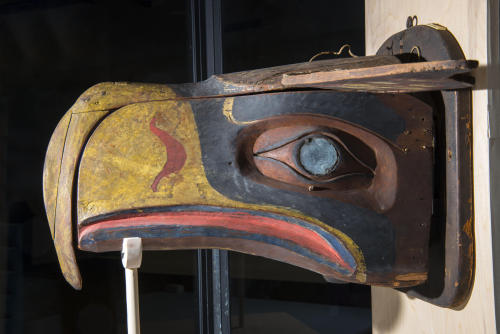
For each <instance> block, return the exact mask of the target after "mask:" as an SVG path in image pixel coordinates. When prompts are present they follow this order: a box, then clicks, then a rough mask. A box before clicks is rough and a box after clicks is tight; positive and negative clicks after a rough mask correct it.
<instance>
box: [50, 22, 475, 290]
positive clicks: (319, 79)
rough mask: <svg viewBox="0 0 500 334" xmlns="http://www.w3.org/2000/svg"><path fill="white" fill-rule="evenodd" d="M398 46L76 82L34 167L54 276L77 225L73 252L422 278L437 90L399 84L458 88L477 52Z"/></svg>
mask: <svg viewBox="0 0 500 334" xmlns="http://www.w3.org/2000/svg"><path fill="white" fill-rule="evenodd" d="M416 28H417V27H416ZM412 29H415V28H412ZM424 30H425V31H428V30H429V31H430V30H432V31H434V32H433V33H435V34H437V33H438V32H435V31H437V30H436V29H432V28H428V27H427V28H425V29H424ZM415 33H417V32H415ZM420 33H421V32H420ZM439 34H441V35H443V36H444V33H443V32H439ZM410 35H411V34H410ZM433 36H434V35H433ZM406 38H407V37H406ZM443 38H444V37H443ZM387 43H389V42H387ZM388 45H389V44H388ZM384 50H385V51H387V50H389V48H386V49H383V50H382V51H381V53H384ZM405 52H406V53H405ZM405 52H402V54H403V55H404V56H402V55H399V54H395V55H393V54H391V53H394V52H392V51H391V52H385V53H386V54H385V55H377V56H371V57H359V58H351V59H338V60H323V61H315V62H312V63H304V64H295V65H288V66H282V67H277V68H270V69H261V70H255V71H249V72H241V73H233V74H226V75H220V76H214V77H212V78H210V79H209V80H207V81H204V82H200V83H197V84H184V85H156V84H132V83H103V84H99V85H96V86H94V87H92V88H90V89H89V90H87V91H86V92H85V93H83V95H82V96H80V98H79V99H78V100H77V101H76V103H75V104H74V105H73V107H72V108H71V109H70V110H69V111H68V112H67V113H66V115H65V116H64V117H63V118H62V120H61V121H60V123H59V125H58V126H57V128H56V130H55V132H54V134H53V136H52V139H51V141H50V144H49V147H48V151H47V156H46V162H45V169H44V198H45V205H46V210H47V216H48V220H49V224H50V228H51V232H52V237H53V238H54V242H55V245H56V249H57V253H58V256H59V261H60V264H61V268H62V271H63V273H64V275H65V277H66V279H67V280H68V281H69V282H70V283H71V284H72V285H73V286H74V287H75V288H80V287H81V278H80V274H79V271H78V268H77V264H76V260H75V256H74V251H73V241H72V240H73V237H72V235H73V233H74V232H75V231H76V232H75V233H76V236H77V243H78V247H79V248H80V249H82V250H87V251H95V252H104V251H118V250H120V249H121V243H122V239H123V238H125V237H140V238H142V239H143V245H144V248H145V249H150V250H166V249H194V248H224V249H230V250H234V251H239V252H244V253H249V254H254V255H260V256H264V257H268V258H272V259H276V260H280V261H284V262H287V263H291V264H294V265H297V266H300V267H303V268H307V269H309V270H312V271H315V272H318V273H320V274H322V275H323V276H324V277H325V279H326V280H328V281H337V280H341V281H348V282H356V283H362V284H377V285H385V286H390V287H410V286H415V285H419V284H422V283H424V282H426V280H427V278H428V273H429V269H428V268H429V236H430V230H431V223H432V217H433V205H435V203H434V200H435V197H436V182H437V181H436V177H437V175H436V168H435V165H436V164H435V160H436V154H437V153H436V152H437V150H436V148H435V147H436V145H435V143H436V138H437V137H439V136H437V134H436V131H437V130H436V122H435V120H436V110H437V109H438V108H439V107H438V106H437V105H436V104H439V103H437V102H436V100H435V99H433V98H431V94H420V95H418V94H417V95H415V94H409V93H418V92H422V91H430V90H441V89H464V88H467V87H470V78H468V77H463V76H462V77H460V76H457V75H459V74H461V73H466V72H468V71H470V69H471V68H472V67H475V66H476V63H474V62H471V61H465V60H463V59H461V57H460V58H459V57H455V58H451V59H452V60H450V58H448V59H447V58H445V59H436V60H433V59H430V60H431V61H424V60H425V59H424V58H422V57H414V56H413V55H411V54H410V53H408V50H407V51H405ZM441 101H442V100H441ZM445 142H446V141H445ZM443 145H445V144H443ZM450 154H452V153H450ZM439 159H441V158H439ZM450 159H451V157H450ZM450 182H451V181H450ZM433 203H434V204H433Z"/></svg>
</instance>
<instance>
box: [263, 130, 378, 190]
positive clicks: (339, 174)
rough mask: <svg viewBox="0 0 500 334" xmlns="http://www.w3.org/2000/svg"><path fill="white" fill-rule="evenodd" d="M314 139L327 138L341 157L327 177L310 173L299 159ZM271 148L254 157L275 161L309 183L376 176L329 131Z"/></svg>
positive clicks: (301, 136) (370, 168) (306, 135)
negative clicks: (303, 148)
mask: <svg viewBox="0 0 500 334" xmlns="http://www.w3.org/2000/svg"><path fill="white" fill-rule="evenodd" d="M314 137H316V138H326V139H327V140H329V141H331V142H332V143H333V145H334V146H335V149H337V154H338V156H339V158H338V161H337V163H336V164H335V166H334V168H332V170H331V172H330V173H328V174H326V175H315V174H312V173H310V172H308V171H307V170H306V169H305V168H304V166H302V163H301V162H300V159H299V158H298V157H299V154H300V153H299V152H300V148H301V147H302V146H303V145H304V143H305V141H306V140H308V138H314ZM292 145H293V147H292ZM269 146H271V147H272V148H269V149H264V150H260V151H258V152H255V153H254V157H258V158H265V159H271V160H274V161H276V162H278V163H279V165H281V166H282V167H287V168H288V169H290V170H291V171H293V172H294V173H295V174H297V176H301V177H303V178H304V179H305V180H307V181H309V182H310V181H312V182H315V183H320V184H328V183H333V182H336V181H339V180H341V179H346V178H349V177H354V176H362V177H369V178H370V179H373V177H374V175H375V170H374V168H372V167H370V166H369V165H368V164H366V163H365V162H363V161H362V160H361V159H360V158H359V157H358V156H357V155H356V154H354V153H353V152H352V150H351V149H349V148H348V147H347V145H346V144H345V143H344V142H343V141H342V140H341V139H340V138H339V137H338V136H336V135H335V134H333V133H330V132H327V131H312V132H308V133H303V134H301V135H300V136H298V137H295V138H293V139H291V140H288V141H286V142H284V143H280V145H279V146H274V147H273V145H269ZM339 168H340V170H339ZM268 177H269V176H268Z"/></svg>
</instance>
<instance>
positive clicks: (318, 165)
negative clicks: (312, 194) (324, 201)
mask: <svg viewBox="0 0 500 334" xmlns="http://www.w3.org/2000/svg"><path fill="white" fill-rule="evenodd" d="M297 151H298V152H297V156H296V159H297V160H298V163H299V165H300V166H301V167H302V168H303V170H304V172H305V173H309V175H311V176H313V175H314V176H315V177H325V176H328V175H330V174H331V173H332V172H334V171H335V169H336V168H337V166H338V164H339V160H340V153H339V149H338V147H337V145H336V144H335V143H334V142H333V140H331V139H330V138H328V137H326V136H310V137H308V138H306V139H305V140H303V141H302V143H300V146H299V147H298V150H297Z"/></svg>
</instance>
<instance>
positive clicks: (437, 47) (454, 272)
mask: <svg viewBox="0 0 500 334" xmlns="http://www.w3.org/2000/svg"><path fill="white" fill-rule="evenodd" d="M414 48H418V49H419V52H420V56H421V57H422V58H424V59H426V60H428V61H431V62H432V61H434V60H443V59H464V55H463V53H462V50H461V48H460V45H459V44H458V42H457V41H456V40H455V38H454V36H453V35H452V34H451V33H450V32H449V31H448V30H447V29H446V28H444V27H442V26H439V25H433V26H428V25H419V26H414V27H411V28H409V29H406V30H404V31H402V32H399V33H397V34H395V35H393V36H391V37H389V38H388V39H387V40H386V41H385V42H384V43H383V44H382V45H381V47H380V48H379V50H378V52H377V54H380V55H394V54H397V53H398V52H402V53H407V52H410V51H411V49H414ZM438 98H439V99H440V100H441V101H442V103H441V105H439V104H438V105H437V109H436V111H435V113H438V114H441V115H437V117H442V118H443V122H442V126H443V130H444V133H443V134H442V135H443V138H441V140H440V141H437V142H436V146H437V145H442V148H441V149H439V148H437V150H436V157H435V159H436V160H437V163H436V166H437V167H436V170H438V168H439V163H440V162H442V161H445V163H442V165H443V167H444V174H441V175H440V174H439V173H436V172H435V179H434V186H435V187H443V189H442V190H441V191H439V190H438V192H437V193H436V198H435V203H434V216H435V219H434V220H433V224H434V225H437V226H435V227H433V228H431V231H432V232H434V235H431V238H430V240H431V243H430V256H429V261H430V262H429V275H428V279H427V281H426V282H425V284H423V285H421V286H417V287H413V288H409V289H407V290H406V292H407V293H408V294H409V295H411V296H414V297H417V298H421V299H423V300H426V301H428V302H431V303H433V304H436V305H439V306H444V307H451V308H462V307H463V306H464V305H465V303H466V302H467V300H468V298H469V295H470V291H471V289H472V286H473V281H474V258H475V252H474V223H473V220H474V209H473V202H472V199H473V192H472V184H473V179H472V110H471V92H470V90H459V91H444V92H441V93H440V94H439V96H438ZM439 155H440V156H439ZM439 206H441V207H439Z"/></svg>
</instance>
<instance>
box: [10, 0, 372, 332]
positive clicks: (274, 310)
mask: <svg viewBox="0 0 500 334" xmlns="http://www.w3.org/2000/svg"><path fill="white" fill-rule="evenodd" d="M189 17H190V3H189V1H166V0H165V1H161V0H157V1H156V0H149V1H148V0H135V1H97V0H96V1H55V0H46V1H42V0H40V1H15V0H11V1H9V0H0V333H2V332H6V333H49V332H50V333H54V334H57V333H125V332H126V318H125V317H126V314H125V291H124V279H123V269H122V265H121V261H120V255H119V254H118V253H109V254H90V253H83V252H78V254H77V258H78V263H79V266H80V269H81V271H82V276H83V290H82V291H74V290H73V289H72V288H71V287H70V286H69V284H67V283H66V282H65V281H64V279H63V277H62V275H61V273H60V269H59V266H58V263H57V259H56V255H55V250H54V246H53V244H52V240H51V238H50V232H49V228H48V224H47V221H46V217H45V212H44V207H43V200H42V181H41V180H42V168H43V159H44V155H45V150H46V147H47V144H48V141H49V139H50V136H51V133H52V131H53V130H54V128H55V126H56V124H57V122H58V120H59V119H60V118H61V117H62V116H63V114H64V113H65V112H66V111H67V110H68V109H69V107H70V106H71V105H72V103H73V102H74V101H75V100H76V98H77V97H78V96H79V95H80V94H81V93H82V92H83V91H84V90H85V89H87V88H88V87H90V86H92V85H94V84H96V83H98V82H102V81H139V82H157V83H182V82H189V81H191V78H192V67H191V66H192V63H191V58H190V57H191V49H190V36H191V30H190V29H191V28H190V21H189ZM222 22H223V26H222V33H223V40H222V45H223V50H222V54H223V68H224V72H234V71H241V70H248V69H254V68H261V67H268V66H274V65H283V64H289V63H296V62H303V61H307V60H308V59H309V58H310V57H311V56H313V55H314V54H315V53H317V52H320V51H325V50H338V49H339V48H340V46H341V45H342V44H344V43H350V44H351V45H352V49H353V52H354V53H356V54H358V55H364V1H363V0H351V1H301V0H290V1H285V0H281V1H277V0H276V1H272V0H266V1H252V0H244V1H229V0H226V1H224V0H223V1H222ZM195 253H196V252H195V251H171V252H146V253H145V254H144V257H143V265H142V267H141V269H140V276H139V284H140V293H141V295H140V296H141V324H142V332H143V333H159V332H165V333H166V332H168V333H172V334H174V333H194V332H196V328H197V323H196V321H197V320H196V319H197V314H196V310H197V308H196V299H195V298H196V291H194V282H195V279H194V278H195V268H196V256H195ZM230 270H231V291H232V300H231V306H232V314H233V320H234V321H233V324H232V325H233V328H234V329H233V332H234V333H276V332H277V331H281V332H283V333H369V332H370V331H371V311H370V289H369V288H368V287H365V286H360V285H352V284H342V285H337V284H327V283H325V282H324V281H323V279H322V278H321V277H320V276H319V275H317V274H314V273H311V272H308V271H305V270H302V269H300V268H296V267H292V266H289V265H286V264H283V263H278V262H274V261H271V260H266V259H262V258H258V257H252V256H246V255H242V254H237V253H231V254H230ZM238 327H239V328H238Z"/></svg>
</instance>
